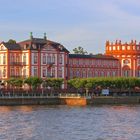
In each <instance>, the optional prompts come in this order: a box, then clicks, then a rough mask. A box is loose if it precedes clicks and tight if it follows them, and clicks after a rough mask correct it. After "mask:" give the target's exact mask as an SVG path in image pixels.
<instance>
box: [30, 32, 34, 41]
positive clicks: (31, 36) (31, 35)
mask: <svg viewBox="0 0 140 140" xmlns="http://www.w3.org/2000/svg"><path fill="white" fill-rule="evenodd" d="M30 39H31V40H32V39H33V33H32V32H30Z"/></svg>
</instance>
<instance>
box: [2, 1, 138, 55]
mask: <svg viewBox="0 0 140 140" xmlns="http://www.w3.org/2000/svg"><path fill="white" fill-rule="evenodd" d="M0 5H1V8H0V41H7V40H9V39H11V38H12V39H15V40H17V41H21V40H24V39H27V38H29V32H31V31H32V32H33V36H34V37H43V33H44V32H46V33H47V37H48V39H50V40H53V41H56V42H59V43H61V44H63V45H64V46H65V47H66V48H67V49H68V50H70V51H71V52H72V49H73V48H75V47H78V46H82V47H83V48H84V49H85V50H87V51H88V52H92V53H94V54H96V53H104V49H105V41H106V40H111V41H115V40H116V39H121V40H122V42H126V41H131V39H136V40H137V41H140V10H139V9H140V1H139V0H24V1H20V0H0Z"/></svg>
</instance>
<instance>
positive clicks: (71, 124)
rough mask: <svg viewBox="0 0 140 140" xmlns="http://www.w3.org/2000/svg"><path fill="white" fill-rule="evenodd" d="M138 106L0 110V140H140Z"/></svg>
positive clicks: (5, 108)
mask: <svg viewBox="0 0 140 140" xmlns="http://www.w3.org/2000/svg"><path fill="white" fill-rule="evenodd" d="M139 117H140V106H139V105H135V106H132V105H131V106H126V105H122V106H96V107H95V106H88V107H68V106H19V107H0V140H139V138H140V126H139V123H140V119H139Z"/></svg>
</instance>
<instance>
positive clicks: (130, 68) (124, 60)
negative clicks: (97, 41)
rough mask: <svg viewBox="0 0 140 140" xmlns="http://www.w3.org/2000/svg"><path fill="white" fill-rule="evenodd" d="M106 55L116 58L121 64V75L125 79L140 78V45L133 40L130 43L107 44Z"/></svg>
mask: <svg viewBox="0 0 140 140" xmlns="http://www.w3.org/2000/svg"><path fill="white" fill-rule="evenodd" d="M105 54H106V55H110V56H113V57H115V58H116V59H118V60H119V62H120V75H119V76H125V77H140V43H137V42H136V41H133V40H131V42H130V43H127V42H126V43H122V42H121V41H117V40H116V42H115V43H110V42H109V41H107V42H106V52H105Z"/></svg>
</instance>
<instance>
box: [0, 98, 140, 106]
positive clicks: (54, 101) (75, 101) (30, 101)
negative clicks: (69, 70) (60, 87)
mask: <svg viewBox="0 0 140 140" xmlns="http://www.w3.org/2000/svg"><path fill="white" fill-rule="evenodd" d="M139 103H140V96H117V97H113V96H98V97H93V98H85V97H63V98H61V97H1V98H0V105H1V106H5V105H8V106H9V105H70V106H85V105H100V104H139Z"/></svg>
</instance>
